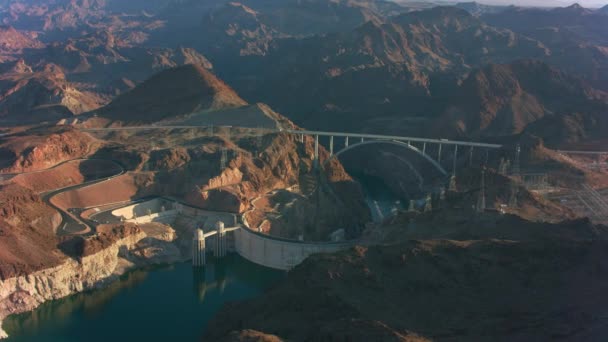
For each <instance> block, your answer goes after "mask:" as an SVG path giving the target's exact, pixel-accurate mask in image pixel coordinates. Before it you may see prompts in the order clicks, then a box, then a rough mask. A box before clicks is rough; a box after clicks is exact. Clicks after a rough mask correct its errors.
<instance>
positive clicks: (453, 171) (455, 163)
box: [452, 145, 458, 177]
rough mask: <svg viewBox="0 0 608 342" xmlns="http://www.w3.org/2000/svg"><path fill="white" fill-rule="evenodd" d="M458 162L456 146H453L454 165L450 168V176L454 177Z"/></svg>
mask: <svg viewBox="0 0 608 342" xmlns="http://www.w3.org/2000/svg"><path fill="white" fill-rule="evenodd" d="M457 161H458V145H454V165H453V166H452V176H454V177H456V166H457Z"/></svg>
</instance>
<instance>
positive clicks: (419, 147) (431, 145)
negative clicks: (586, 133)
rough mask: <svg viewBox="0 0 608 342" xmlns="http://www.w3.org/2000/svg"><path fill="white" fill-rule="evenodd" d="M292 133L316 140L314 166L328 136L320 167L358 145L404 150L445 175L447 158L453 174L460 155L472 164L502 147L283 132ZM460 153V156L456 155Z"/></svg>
mask: <svg viewBox="0 0 608 342" xmlns="http://www.w3.org/2000/svg"><path fill="white" fill-rule="evenodd" d="M285 132H287V133H291V134H299V135H300V137H301V139H302V140H303V139H304V136H306V135H310V136H314V139H315V152H314V153H315V155H314V159H315V165H316V166H317V167H319V166H320V164H319V138H320V137H327V138H328V139H329V155H330V158H329V159H327V160H325V162H324V163H323V165H325V164H327V163H328V162H329V161H330V160H331V159H333V158H337V157H339V156H340V155H341V154H343V153H345V152H347V151H350V150H352V149H355V148H357V147H360V146H365V145H371V144H390V145H396V146H400V147H403V148H405V149H407V150H409V151H412V152H414V153H416V154H418V155H420V156H421V157H422V158H424V159H425V160H427V161H428V162H429V163H431V164H432V165H433V166H434V167H435V168H436V169H437V170H438V171H439V172H441V173H442V174H443V175H445V176H447V175H448V171H447V170H446V169H445V168H444V167H443V165H442V159H445V158H446V155H451V159H452V167H451V170H450V171H451V173H452V175H453V176H454V175H455V174H456V168H457V161H458V160H459V156H460V155H462V154H463V153H464V154H466V156H467V158H468V159H469V162H470V163H472V161H473V158H474V154H475V153H483V156H484V158H485V159H486V160H487V153H488V151H490V150H493V149H499V148H501V147H502V145H498V144H488V143H480V142H471V141H458V140H450V139H432V138H416V137H405V136H393V135H379V134H366V133H344V132H323V131H306V130H304V131H302V130H286V131H285ZM338 139H339V140H341V141H342V144H341V145H340V146H339V147H338V148H336V144H335V143H336V140H338ZM459 153H460V155H459Z"/></svg>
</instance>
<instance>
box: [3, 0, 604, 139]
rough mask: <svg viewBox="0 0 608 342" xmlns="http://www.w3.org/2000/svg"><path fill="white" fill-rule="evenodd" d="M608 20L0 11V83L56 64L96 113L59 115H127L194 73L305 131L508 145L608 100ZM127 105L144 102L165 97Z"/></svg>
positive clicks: (455, 14)
mask: <svg viewBox="0 0 608 342" xmlns="http://www.w3.org/2000/svg"><path fill="white" fill-rule="evenodd" d="M423 7H431V8H423ZM421 8H423V9H421ZM606 12H607V8H603V9H597V10H596V9H594V10H592V9H586V8H583V7H581V6H579V5H572V6H568V7H562V8H555V9H539V8H522V7H514V6H491V5H485V4H480V3H475V2H468V3H458V4H456V5H455V6H439V7H433V6H432V5H430V6H418V5H417V4H415V3H407V2H406V3H404V2H400V3H395V2H388V1H382V0H349V1H347V0H282V1H279V0H243V1H242V2H229V1H223V0H222V1H211V0H197V1H194V0H180V1H176V0H158V1H136V2H129V3H128V4H127V3H125V2H123V1H117V0H106V1H85V0H80V1H77V0H46V1H44V2H40V1H26V0H20V1H14V2H4V3H0V20H1V21H2V22H3V23H4V25H5V26H3V28H2V30H4V31H3V32H5V34H3V35H2V37H1V38H0V71H1V70H5V76H4V77H5V78H6V79H10V80H12V81H11V82H17V83H16V84H21V83H19V82H21V81H20V80H26V79H27V80H30V81H31V80H36V79H40V77H47V76H43V75H48V74H47V73H44V72H43V71H44V70H45V68H46V66H47V65H53V66H54V68H56V69H57V70H58V71H59V72H60V73H61V74H62V75H64V76H63V78H64V79H65V81H62V82H66V86H65V87H64V88H66V89H67V88H69V89H72V90H74V91H78V92H79V93H80V94H83V96H84V95H86V96H85V97H86V98H87V99H94V100H86V101H85V100H82V101H83V103H85V104H86V105H83V106H82V109H76V108H74V107H73V106H72V108H71V109H69V110H68V111H67V112H64V113H71V115H74V114H79V113H80V112H83V111H85V112H86V111H87V110H90V109H95V108H96V107H99V106H103V105H105V104H107V103H109V102H110V101H111V100H112V99H114V98H115V97H116V101H119V102H114V104H113V105H116V103H120V101H127V100H125V97H123V96H122V95H121V94H125V93H126V92H128V91H129V90H130V89H132V88H133V87H135V86H136V85H137V84H140V83H141V82H143V81H144V80H146V79H148V78H150V77H151V76H152V75H154V74H155V73H158V72H161V71H162V70H165V69H168V68H175V67H179V66H180V65H184V64H195V65H198V66H197V67H196V68H197V69H195V70H203V69H206V70H213V72H214V73H215V74H217V75H218V76H219V77H220V78H222V79H223V80H225V81H226V83H227V84H229V85H230V86H231V87H232V88H233V89H234V90H235V92H236V93H238V94H239V96H240V97H242V98H243V101H247V102H250V103H256V102H264V103H268V104H269V105H270V106H271V107H272V108H275V109H277V110H278V111H280V112H281V113H283V114H285V115H286V116H288V117H289V118H290V119H292V120H294V121H295V122H296V123H297V124H299V125H302V126H305V127H309V128H325V129H349V130H366V131H370V132H371V131H373V132H384V133H399V134H417V135H424V134H437V131H440V132H441V133H442V134H445V135H446V136H448V135H455V136H462V135H476V136H483V135H509V134H517V133H520V132H523V131H526V129H527V127H528V126H530V125H532V124H533V123H535V122H538V121H539V120H548V119H545V118H550V117H555V116H556V115H571V114H572V113H579V114H580V113H583V114H584V115H592V116H596V115H598V114H597V113H598V108H601V106H600V107H596V105H597V103H605V97H604V95H603V94H604V93H605V92H606V91H607V90H608V42H607V41H606V39H607V38H606V37H608V31H606V29H607V27H608V26H606V25H605V23H606V22H608V13H606ZM201 67H202V69H200V68H201ZM15 68H17V69H21V71H22V72H16V71H15V70H16V69H15ZM28 68H29V69H31V72H32V73H33V74H36V75H38V76H37V78H32V77H30V76H27V74H28V72H23V70H26V71H27V70H29V69H28ZM11 70H12V71H11ZM177 70H180V69H179V68H178V69H177ZM9 74H10V76H9ZM528 74H534V75H537V77H535V78H533V79H530V78H527V75H528ZM171 75H172V74H161V75H159V76H158V77H160V78H153V79H152V80H154V79H156V80H158V79H163V78H164V77H168V78H170V79H171V82H176V87H175V89H176V91H175V92H174V95H177V94H178V93H180V92H183V93H184V94H186V93H188V89H189V87H195V88H198V89H200V87H203V86H202V85H200V84H198V83H196V82H194V83H192V82H189V81H187V80H188V79H189V78H187V77H186V78H184V79H183V84H181V83H182V82H180V81H182V79H181V77H173V76H171ZM152 80H151V81H152ZM28 82H29V81H28ZM60 83H61V82H59V83H57V82H50V83H48V84H60ZM67 84H69V87H68V86H67ZM146 84H148V82H146ZM51 88H52V87H51ZM59 88H61V87H59ZM64 88H61V89H64ZM203 88H204V87H203ZM545 88H547V89H554V90H555V91H553V92H549V93H546V92H543V91H542V89H545ZM8 89H12V88H8ZM177 89H181V90H179V91H177ZM62 91H63V92H64V93H65V90H62ZM20 94H21V92H11V93H5V94H4V95H3V96H2V97H0V106H4V108H22V109H23V111H25V112H28V111H31V110H32V109H33V108H36V111H37V113H38V110H39V109H40V108H47V107H49V108H50V107H52V106H46V105H45V106H42V107H41V106H40V105H38V103H43V104H44V103H47V104H48V102H49V101H50V102H51V103H53V104H60V103H62V101H59V100H58V99H59V98H56V100H53V99H54V97H52V96H51V97H50V99H51V100H48V97H47V100H44V101H42V100H39V101H30V100H25V98H23V100H21V98H22V95H20ZM28 94H36V93H35V92H28ZM134 94H135V95H137V94H139V95H137V96H136V98H139V100H137V101H135V102H138V103H144V102H145V101H146V96H150V101H152V100H154V99H155V98H156V97H158V94H149V93H148V92H141V89H140V90H137V92H136V93H131V94H130V95H129V96H135V95H134ZM557 94H560V95H559V96H558V95H557ZM34 96H36V95H34ZM117 96H118V97H117ZM78 98H82V97H80V95H78ZM565 99H568V101H566V102H564V100H565ZM129 101H132V99H131V100H128V101H127V102H129ZM63 102H64V103H65V101H63ZM67 102H68V103H72V102H70V101H67ZM186 102H188V101H186ZM8 103H11V105H10V106H9V105H8ZM564 103H566V104H572V105H569V106H564V105H562V104H564ZM16 104H19V105H18V106H17V107H15V106H16ZM199 104H200V103H199ZM113 105H110V107H107V108H118V107H112V106H113ZM161 107H162V106H161ZM203 107H204V106H203ZM68 108H69V106H68ZM107 108H106V109H104V110H106V111H107V113H109V109H107ZM23 111H22V112H23ZM5 112H6V113H8V112H10V110H9V111H5ZM168 112H171V111H168ZM109 115H111V116H112V118H113V119H114V120H119V119H120V118H119V117H118V116H119V115H118V114H109ZM121 115H123V114H121ZM124 115H125V116H128V115H130V114H128V113H127V112H125V113H124ZM133 115H135V116H136V117H137V115H136V114H133ZM159 115H160V116H159V118H161V116H162V115H161V114H160V113H159ZM10 116H13V117H15V115H14V114H12V113H11V114H10ZM4 117H5V118H8V117H9V114H5V115H4ZM17 117H18V115H17ZM50 117H54V116H53V115H51V116H50ZM123 121H125V122H129V121H132V120H131V119H130V118H127V117H125V118H124V120H123ZM577 136H578V137H579V138H581V137H583V138H584V136H581V135H580V134H577Z"/></svg>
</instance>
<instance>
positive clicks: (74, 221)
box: [0, 158, 125, 236]
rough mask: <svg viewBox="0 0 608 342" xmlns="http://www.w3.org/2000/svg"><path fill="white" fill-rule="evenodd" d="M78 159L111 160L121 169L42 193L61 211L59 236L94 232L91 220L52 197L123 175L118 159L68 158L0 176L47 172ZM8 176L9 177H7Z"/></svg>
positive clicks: (123, 170)
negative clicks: (54, 163) (42, 166)
mask: <svg viewBox="0 0 608 342" xmlns="http://www.w3.org/2000/svg"><path fill="white" fill-rule="evenodd" d="M76 161H104V162H110V163H112V164H114V166H116V167H118V169H119V170H120V171H119V172H118V173H115V174H113V175H110V176H108V177H103V178H98V179H94V180H91V181H88V182H84V183H81V184H76V185H70V186H67V187H63V188H58V189H54V190H51V191H48V192H43V193H41V197H42V200H43V201H44V202H45V203H46V204H47V205H49V206H50V207H52V208H53V209H55V210H57V211H58V212H59V214H61V223H60V224H59V226H58V227H57V231H56V233H57V235H59V236H67V235H74V234H79V235H83V234H89V233H92V232H93V228H92V224H91V222H89V224H87V223H85V222H84V221H83V220H81V219H80V218H79V217H78V215H75V214H72V213H70V212H69V211H70V209H67V211H64V210H63V209H62V208H60V207H58V206H56V205H55V204H53V203H52V201H51V199H52V198H53V197H55V196H57V195H59V194H61V193H63V192H67V191H72V190H78V189H80V188H85V187H88V186H91V185H94V184H98V183H102V182H106V181H109V180H111V179H114V178H116V177H118V176H121V175H123V174H124V173H125V168H124V167H123V165H122V164H121V163H120V162H118V161H116V160H111V159H97V158H76V159H70V160H66V161H63V162H61V163H59V164H56V165H54V166H52V167H49V168H46V169H42V170H36V171H29V172H20V173H10V174H9V173H4V174H0V177H2V179H3V180H9V179H11V178H13V177H15V176H18V175H27V174H32V173H41V172H45V171H50V170H53V169H56V168H58V167H60V166H62V165H64V164H67V163H71V162H76ZM7 177H8V178H7Z"/></svg>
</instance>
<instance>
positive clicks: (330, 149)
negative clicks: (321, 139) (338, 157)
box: [329, 135, 334, 156]
mask: <svg viewBox="0 0 608 342" xmlns="http://www.w3.org/2000/svg"><path fill="white" fill-rule="evenodd" d="M329 155H330V156H333V155H334V136H333V135H332V136H331V137H329Z"/></svg>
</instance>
